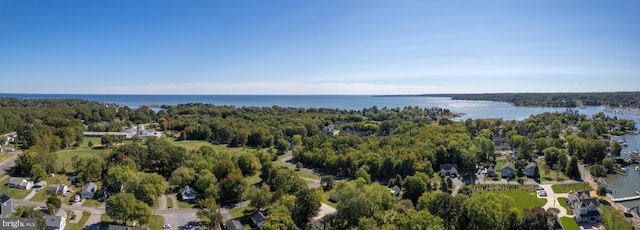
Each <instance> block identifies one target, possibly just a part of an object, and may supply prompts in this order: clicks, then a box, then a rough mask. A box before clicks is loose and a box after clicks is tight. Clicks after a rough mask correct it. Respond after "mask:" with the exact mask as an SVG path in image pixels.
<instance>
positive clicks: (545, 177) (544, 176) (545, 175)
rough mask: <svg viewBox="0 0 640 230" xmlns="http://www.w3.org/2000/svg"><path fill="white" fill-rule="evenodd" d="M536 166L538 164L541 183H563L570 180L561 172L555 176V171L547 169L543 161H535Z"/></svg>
mask: <svg viewBox="0 0 640 230" xmlns="http://www.w3.org/2000/svg"><path fill="white" fill-rule="evenodd" d="M536 164H538V168H539V172H540V180H541V181H565V180H569V179H570V178H569V177H568V176H567V175H565V174H564V173H562V172H557V175H556V171H555V170H553V169H551V168H549V166H548V165H547V164H545V163H544V161H541V160H537V161H536Z"/></svg>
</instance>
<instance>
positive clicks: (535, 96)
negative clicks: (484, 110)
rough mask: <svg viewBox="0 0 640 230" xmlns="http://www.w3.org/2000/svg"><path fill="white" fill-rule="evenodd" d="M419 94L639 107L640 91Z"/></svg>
mask: <svg viewBox="0 0 640 230" xmlns="http://www.w3.org/2000/svg"><path fill="white" fill-rule="evenodd" d="M419 96H426V97H451V99H453V100H476V101H501V102H508V103H511V104H513V105H515V106H532V107H568V108H573V107H579V106H601V105H604V106H615V107H617V106H624V107H635V108H640V92H610V93H487V94H429V95H419Z"/></svg>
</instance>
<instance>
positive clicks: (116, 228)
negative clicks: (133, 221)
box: [109, 224, 149, 230]
mask: <svg viewBox="0 0 640 230" xmlns="http://www.w3.org/2000/svg"><path fill="white" fill-rule="evenodd" d="M109 230H149V229H148V228H138V227H129V226H122V225H114V224H110V225H109Z"/></svg>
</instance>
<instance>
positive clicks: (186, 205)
mask: <svg viewBox="0 0 640 230" xmlns="http://www.w3.org/2000/svg"><path fill="white" fill-rule="evenodd" d="M170 201H171V200H168V201H167V206H168V204H169V203H168V202H170ZM195 205H196V203H195V202H194V203H188V202H183V201H180V200H178V208H193V207H194V206H195Z"/></svg>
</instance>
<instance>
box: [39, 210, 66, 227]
mask: <svg viewBox="0 0 640 230" xmlns="http://www.w3.org/2000/svg"><path fill="white" fill-rule="evenodd" d="M44 221H45V223H46V226H47V228H46V230H63V229H64V227H65V226H67V212H66V211H65V210H63V209H59V210H58V211H57V212H56V214H55V215H44Z"/></svg>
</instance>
